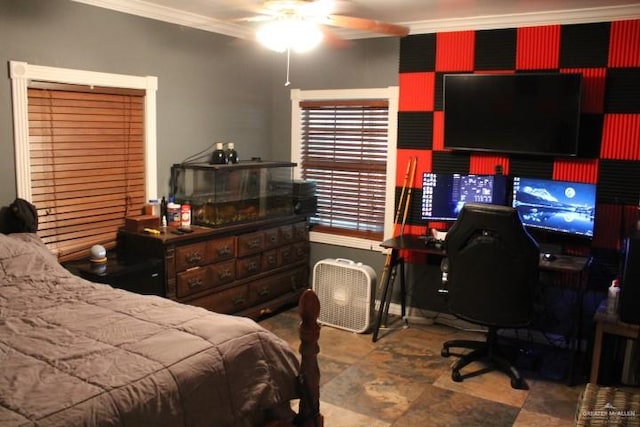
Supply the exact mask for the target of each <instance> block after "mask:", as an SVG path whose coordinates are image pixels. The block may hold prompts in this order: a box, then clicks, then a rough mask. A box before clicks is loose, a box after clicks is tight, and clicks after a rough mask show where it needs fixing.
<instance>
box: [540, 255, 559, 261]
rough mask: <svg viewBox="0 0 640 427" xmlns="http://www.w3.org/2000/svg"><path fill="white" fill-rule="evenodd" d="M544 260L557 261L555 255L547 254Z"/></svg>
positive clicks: (543, 256)
mask: <svg viewBox="0 0 640 427" xmlns="http://www.w3.org/2000/svg"><path fill="white" fill-rule="evenodd" d="M542 258H544V260H545V261H553V260H555V259H556V256H555V255H554V254H550V253H546V254H544V255H542Z"/></svg>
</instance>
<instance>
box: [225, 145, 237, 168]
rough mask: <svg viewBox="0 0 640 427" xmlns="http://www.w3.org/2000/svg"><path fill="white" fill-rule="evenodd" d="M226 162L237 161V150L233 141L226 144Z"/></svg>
mask: <svg viewBox="0 0 640 427" xmlns="http://www.w3.org/2000/svg"><path fill="white" fill-rule="evenodd" d="M227 163H238V152H237V151H236V149H235V144H234V143H233V142H230V143H228V144H227Z"/></svg>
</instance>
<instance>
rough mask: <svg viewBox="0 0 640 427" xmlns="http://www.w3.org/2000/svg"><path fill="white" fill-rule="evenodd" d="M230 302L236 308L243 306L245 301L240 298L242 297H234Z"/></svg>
mask: <svg viewBox="0 0 640 427" xmlns="http://www.w3.org/2000/svg"><path fill="white" fill-rule="evenodd" d="M231 302H232V303H233V305H236V306H238V305H242V304H244V303H245V299H244V298H242V297H235V298H233V299H232V300H231Z"/></svg>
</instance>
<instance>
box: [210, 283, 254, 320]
mask: <svg viewBox="0 0 640 427" xmlns="http://www.w3.org/2000/svg"><path fill="white" fill-rule="evenodd" d="M248 289H249V287H248V286H247V285H241V286H236V287H233V288H229V289H225V290H224V291H220V292H216V293H213V294H211V295H207V296H206V297H203V298H201V299H200V300H199V302H198V305H201V306H202V307H205V308H206V309H208V310H211V311H215V312H216V313H228V314H231V313H235V312H237V311H240V310H244V309H245V308H247V307H249V292H248Z"/></svg>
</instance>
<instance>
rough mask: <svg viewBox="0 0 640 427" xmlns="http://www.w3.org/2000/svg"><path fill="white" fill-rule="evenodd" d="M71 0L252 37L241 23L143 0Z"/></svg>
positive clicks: (226, 33)
mask: <svg viewBox="0 0 640 427" xmlns="http://www.w3.org/2000/svg"><path fill="white" fill-rule="evenodd" d="M72 1H75V2H76V3H84V4H87V5H90V6H97V7H102V8H104V9H110V10H115V11H118V12H123V13H128V14H130V15H136V16H141V17H143V18H149V19H155V20H157V21H164V22H169V23H171V24H177V25H183V26H185V27H191V28H196V29H199V30H204V31H209V32H212V33H218V34H224V35H226V36H231V37H237V38H240V39H252V38H254V34H253V32H252V31H250V30H249V29H248V28H245V27H243V26H241V25H238V24H232V23H230V22H225V21H221V20H218V19H214V18H211V17H208V16H204V15H198V14H196V13H190V12H186V11H184V10H179V9H174V8H170V7H166V6H160V5H157V4H152V3H149V2H146V1H143V0H72Z"/></svg>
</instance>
